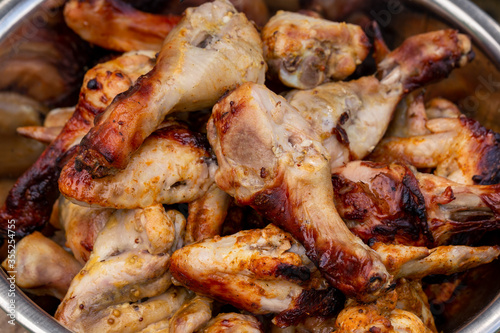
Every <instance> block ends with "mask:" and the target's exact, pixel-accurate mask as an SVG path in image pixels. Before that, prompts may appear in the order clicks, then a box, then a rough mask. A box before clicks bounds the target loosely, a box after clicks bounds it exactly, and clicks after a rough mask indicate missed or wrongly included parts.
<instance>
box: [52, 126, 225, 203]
mask: <svg viewBox="0 0 500 333" xmlns="http://www.w3.org/2000/svg"><path fill="white" fill-rule="evenodd" d="M75 163H76V162H75V159H74V158H73V159H71V160H70V161H69V162H68V164H67V165H66V166H65V167H64V169H63V170H62V172H61V176H60V178H59V190H60V191H61V193H62V194H63V195H65V196H66V197H67V198H68V199H69V200H72V201H74V202H77V203H80V204H82V205H87V206H92V207H109V208H115V209H134V208H140V207H147V206H150V205H153V204H157V203H162V204H174V203H181V202H190V201H193V200H196V199H198V198H200V197H201V196H202V195H203V194H204V193H205V192H206V191H207V190H208V189H209V188H210V186H212V184H214V173H215V170H216V168H217V165H216V162H215V159H214V158H213V157H212V155H211V150H210V147H209V146H208V142H207V140H206V138H205V137H204V136H203V135H201V134H199V133H195V132H193V131H191V130H189V129H188V128H187V126H185V125H184V124H181V123H179V122H176V121H174V120H169V121H167V122H165V123H164V124H162V126H161V128H160V129H158V130H157V131H155V132H154V133H153V134H152V135H151V136H149V137H148V138H147V139H146V141H144V144H143V145H142V146H141V147H140V148H139V149H138V150H137V151H136V152H135V153H134V154H133V155H132V157H131V159H130V163H129V164H128V165H127V167H126V168H125V169H124V170H120V171H119V172H117V173H115V174H113V175H109V176H107V177H103V178H95V179H94V178H92V175H91V174H89V172H88V171H87V170H82V171H80V172H79V171H78V170H77V168H76V165H75Z"/></svg>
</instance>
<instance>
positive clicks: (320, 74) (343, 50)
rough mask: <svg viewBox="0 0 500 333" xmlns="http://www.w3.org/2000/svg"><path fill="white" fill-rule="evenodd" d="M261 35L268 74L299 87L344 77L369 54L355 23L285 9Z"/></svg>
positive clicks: (362, 33)
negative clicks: (339, 21)
mask: <svg viewBox="0 0 500 333" xmlns="http://www.w3.org/2000/svg"><path fill="white" fill-rule="evenodd" d="M262 39H263V41H264V57H265V58H266V61H267V64H268V66H269V72H268V74H271V75H272V76H278V77H279V79H280V80H281V82H283V84H285V85H287V86H289V87H293V88H299V89H311V88H314V87H316V86H318V85H320V84H322V83H324V82H328V81H338V80H343V79H345V78H346V77H348V76H349V75H351V74H352V73H353V72H354V70H355V69H356V66H357V65H359V64H361V62H362V61H363V60H364V59H365V58H366V57H367V56H368V52H369V47H370V43H369V42H368V37H367V36H366V35H365V33H364V32H363V29H361V27H359V26H357V25H353V24H347V23H338V22H331V21H328V20H324V19H320V18H315V17H311V16H307V15H302V14H299V13H292V12H284V11H279V12H278V13H277V14H276V15H275V16H273V17H272V18H271V19H270V20H269V22H268V23H267V24H266V25H265V26H264V28H263V30H262Z"/></svg>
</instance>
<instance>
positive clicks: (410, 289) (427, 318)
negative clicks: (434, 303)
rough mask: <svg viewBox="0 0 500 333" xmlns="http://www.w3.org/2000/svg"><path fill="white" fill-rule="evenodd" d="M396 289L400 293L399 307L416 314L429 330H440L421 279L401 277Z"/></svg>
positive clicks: (435, 332)
mask: <svg viewBox="0 0 500 333" xmlns="http://www.w3.org/2000/svg"><path fill="white" fill-rule="evenodd" d="M395 291H396V293H397V294H398V302H397V303H396V308H397V309H401V310H405V311H409V312H411V313H413V314H415V315H416V316H418V317H419V318H420V320H422V322H423V323H424V325H425V326H427V328H428V329H429V330H431V331H432V332H434V333H437V332H438V330H437V328H436V324H435V322H434V317H433V315H432V312H431V308H430V304H429V300H428V299H427V295H426V294H425V293H424V291H423V289H422V282H421V281H419V280H407V279H400V280H399V281H398V283H397V284H396V289H395Z"/></svg>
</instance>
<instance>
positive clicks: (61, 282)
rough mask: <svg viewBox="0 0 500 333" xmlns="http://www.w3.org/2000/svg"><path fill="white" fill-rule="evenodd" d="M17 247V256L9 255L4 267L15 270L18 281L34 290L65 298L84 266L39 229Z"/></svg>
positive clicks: (38, 292) (31, 291) (26, 287)
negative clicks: (72, 281)
mask: <svg viewBox="0 0 500 333" xmlns="http://www.w3.org/2000/svg"><path fill="white" fill-rule="evenodd" d="M15 249H16V251H15V256H14V257H10V256H9V257H7V258H6V259H5V260H4V261H3V263H2V267H3V268H4V269H5V270H6V271H7V272H15V273H13V275H14V276H15V277H16V280H15V281H16V284H17V285H18V286H19V287H21V288H23V289H24V290H25V291H28V292H29V293H31V294H35V295H50V296H54V297H56V298H59V299H63V298H64V295H66V292H67V291H68V288H69V286H70V283H71V280H73V278H74V277H75V275H76V274H78V272H79V271H80V269H81V268H82V266H81V265H80V264H79V263H78V261H76V260H75V258H74V257H73V256H72V255H71V254H69V253H68V252H66V251H65V250H64V249H63V248H62V247H60V246H59V245H57V244H56V243H55V242H54V241H52V240H51V239H49V238H47V237H45V236H43V235H42V234H41V233H39V232H35V233H33V234H31V235H29V236H27V237H25V238H23V239H22V240H21V241H19V242H18V243H17V244H16V248H15Z"/></svg>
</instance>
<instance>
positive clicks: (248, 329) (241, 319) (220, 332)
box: [200, 312, 264, 333]
mask: <svg viewBox="0 0 500 333" xmlns="http://www.w3.org/2000/svg"><path fill="white" fill-rule="evenodd" d="M262 332H264V329H263V327H262V324H261V323H260V322H259V321H258V320H257V318H255V317H253V316H250V315H244V314H240V313H234V312H232V313H221V314H219V315H218V316H217V317H215V318H214V319H212V320H210V321H209V322H208V324H207V326H206V327H205V328H204V329H202V330H201V331H200V333H262Z"/></svg>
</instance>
